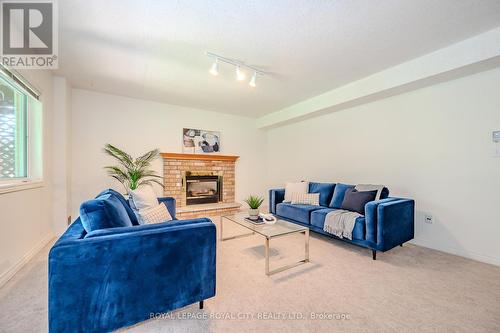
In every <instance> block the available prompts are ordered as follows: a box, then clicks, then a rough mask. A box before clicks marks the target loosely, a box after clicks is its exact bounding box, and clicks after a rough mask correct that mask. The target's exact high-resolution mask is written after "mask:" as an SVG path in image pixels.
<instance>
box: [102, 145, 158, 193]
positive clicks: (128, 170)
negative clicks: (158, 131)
mask: <svg viewBox="0 0 500 333" xmlns="http://www.w3.org/2000/svg"><path fill="white" fill-rule="evenodd" d="M104 152H105V153H106V154H108V155H109V156H111V157H113V158H114V159H116V160H117V161H118V162H119V163H120V165H118V166H106V167H104V169H106V170H107V171H108V175H110V176H111V177H113V178H114V179H116V180H118V181H119V182H120V183H122V185H123V187H125V190H126V191H127V194H129V193H130V191H131V190H135V189H137V188H138V187H139V186H141V185H151V184H152V183H156V184H158V185H160V186H162V187H163V183H162V182H161V181H160V179H162V178H163V177H161V176H159V175H157V174H156V172H155V171H154V170H152V169H151V162H152V161H154V160H155V159H157V158H158V156H159V155H160V152H159V150H158V149H153V150H151V151H148V152H147V153H145V154H144V155H142V156H139V157H137V158H133V157H132V156H130V155H129V154H127V153H126V152H124V151H123V150H121V149H119V148H117V147H115V146H113V145H110V144H109V143H108V144H106V145H105V146H104Z"/></svg>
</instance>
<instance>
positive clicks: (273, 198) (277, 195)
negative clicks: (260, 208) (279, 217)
mask: <svg viewBox="0 0 500 333" xmlns="http://www.w3.org/2000/svg"><path fill="white" fill-rule="evenodd" d="M283 200H285V189H284V188H277V189H272V190H269V211H270V212H271V213H272V214H276V205H277V204H279V203H282V202H283Z"/></svg>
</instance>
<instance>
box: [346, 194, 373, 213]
mask: <svg viewBox="0 0 500 333" xmlns="http://www.w3.org/2000/svg"><path fill="white" fill-rule="evenodd" d="M376 196H377V191H376V190H375V191H363V192H359V191H356V190H355V189H353V188H350V189H348V190H347V191H345V195H344V201H342V207H341V208H342V209H345V210H350V211H353V212H357V213H360V214H361V215H365V205H366V204H367V203H368V202H370V201H373V200H375V197H376Z"/></svg>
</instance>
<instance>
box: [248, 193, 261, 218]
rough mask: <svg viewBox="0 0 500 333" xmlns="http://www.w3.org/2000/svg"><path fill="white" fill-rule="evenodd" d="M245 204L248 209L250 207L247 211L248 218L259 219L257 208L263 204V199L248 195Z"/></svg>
mask: <svg viewBox="0 0 500 333" xmlns="http://www.w3.org/2000/svg"><path fill="white" fill-rule="evenodd" d="M245 202H246V203H247V205H248V207H250V209H249V210H248V214H249V215H250V218H253V219H257V218H258V217H259V207H260V205H262V203H263V202H264V198H262V197H258V196H256V195H250V196H249V197H248V198H246V199H245Z"/></svg>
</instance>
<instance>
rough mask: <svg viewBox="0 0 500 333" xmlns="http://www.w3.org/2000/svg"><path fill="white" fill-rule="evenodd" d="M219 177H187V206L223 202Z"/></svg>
mask: <svg viewBox="0 0 500 333" xmlns="http://www.w3.org/2000/svg"><path fill="white" fill-rule="evenodd" d="M221 184H222V182H221V181H220V177H219V176H186V205H196V204H204V203H217V202H219V201H222V197H221V194H222V189H221V187H222V185H221Z"/></svg>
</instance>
